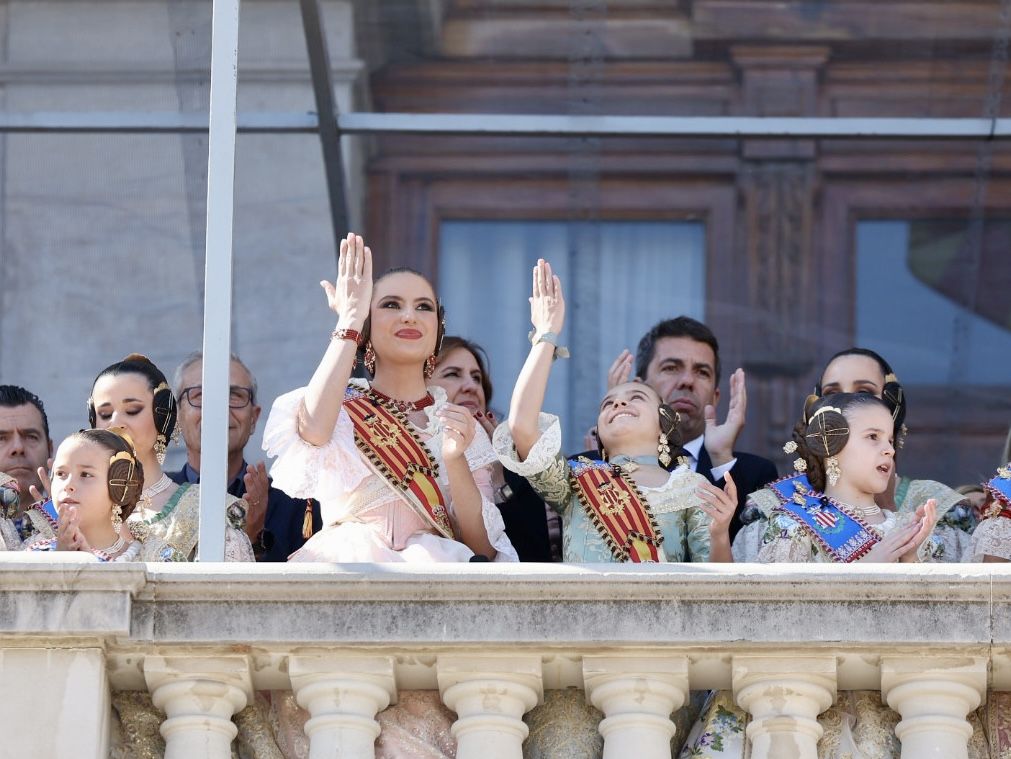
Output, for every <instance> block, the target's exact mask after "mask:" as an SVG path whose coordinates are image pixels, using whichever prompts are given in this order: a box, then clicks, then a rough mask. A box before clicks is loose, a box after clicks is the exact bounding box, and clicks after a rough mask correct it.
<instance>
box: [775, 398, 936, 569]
mask: <svg viewBox="0 0 1011 759" xmlns="http://www.w3.org/2000/svg"><path fill="white" fill-rule="evenodd" d="M893 431H894V427H893V419H892V413H891V409H889V407H888V406H887V405H886V404H885V402H884V401H882V400H880V399H879V398H877V397H875V396H873V395H870V394H867V393H839V394H836V395H829V396H826V397H824V398H818V397H817V396H810V397H809V398H808V402H807V403H806V404H805V408H804V416H803V419H802V420H801V422H800V423H799V424H798V425H797V427H796V428H795V429H794V434H793V444H792V445H789V444H788V450H789V451H796V452H797V454H798V455H799V457H800V461H801V462H802V463H801V464H799V467H800V468H801V469H803V470H804V471H806V473H807V479H808V481H809V482H810V485H811V488H810V489H807V488H805V487H803V486H800V487H795V488H794V490H795V492H794V494H793V496H792V497H791V498H790V499H788V500H785V501H784V502H783V503H781V504H780V505H779V506H778V507H776V508H775V509H774V510H773V512H772V515H771V516H770V519H769V526H768V528H767V529H766V533H765V539H764V544H763V546H762V548H761V550H760V551H759V555H758V560H759V561H763V562H784V561H785V562H796V561H827V562H839V563H850V562H853V561H860V560H863V561H879V562H892V561H906V562H908V561H929V560H931V559H932V558H933V556H934V553H935V552H937V547H936V543H934V542H932V541H931V540H930V537H931V533H932V532H933V529H934V525H935V522H936V520H937V503H936V501H934V500H933V499H928V500H927V501H926V502H925V503H924V504H923V505H921V506H920V507H918V508H917V509H916V511H915V512H914V513H912V514H910V513H909V512H900V513H896V512H894V511H886V510H883V509H882V508H881V507H880V506H879V505H878V504H877V502H876V501H875V497H876V496H877V495H878V494H880V493H882V492H884V491H885V490H886V489H887V488H888V484H889V482H890V481H891V477H892V474H893V473H894V470H895V448H894V436H893Z"/></svg>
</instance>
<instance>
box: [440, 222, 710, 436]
mask: <svg viewBox="0 0 1011 759" xmlns="http://www.w3.org/2000/svg"><path fill="white" fill-rule="evenodd" d="M538 258H544V259H546V260H548V261H549V262H550V263H551V265H552V267H553V268H554V270H555V271H556V273H557V274H558V276H559V277H560V278H561V280H562V287H563V289H564V292H565V301H566V318H565V322H566V326H565V330H564V332H563V333H562V342H563V344H565V345H567V346H568V347H569V349H570V350H571V351H572V358H571V359H570V360H568V361H559V362H558V363H557V364H556V365H555V367H554V370H553V372H552V376H551V383H550V384H549V387H548V393H547V397H546V399H545V411H549V412H551V413H553V414H557V415H559V416H560V417H561V418H562V430H563V434H564V446H565V450H566V452H570V453H572V452H576V451H580V450H584V443H583V438H584V435H585V433H586V431H587V430H588V429H589V427H590V426H591V425H592V424H594V422H595V421H596V416H597V407H598V405H599V402H600V399H601V398H602V397H603V393H604V388H605V383H606V374H607V369H608V367H610V365H611V363H612V361H614V359H615V357H617V355H618V354H619V353H620V352H621V350H622V349H623V348H628V349H629V350H632V351H633V352H634V350H635V346H636V343H637V342H638V340H639V338H640V337H641V336H642V334H643V333H644V332H645V331H646V330H647V329H649V327H650V326H652V325H653V324H654V323H655V322H657V321H659V320H661V319H664V318H667V317H671V316H676V315H678V314H686V315H688V316H692V317H695V318H697V319H703V318H704V316H705V226H704V224H702V223H701V222H676V221H634V222H629V221H616V222H564V221H447V222H444V223H443V224H442V227H441V230H440V249H439V293H440V296H441V297H442V300H443V302H444V303H445V306H446V322H447V324H446V326H447V333H448V334H458V335H461V336H463V337H467V338H469V339H471V340H474V341H476V342H477V343H479V344H480V345H481V346H482V347H483V348H484V349H485V350H486V351H487V353H488V356H489V360H490V361H491V375H492V382H493V383H494V388H495V390H494V396H493V398H492V407H493V408H494V409H495V410H496V412H497V413H500V414H504V413H506V412H507V410H508V408H509V397H510V395H511V393H512V388H513V385H514V383H515V381H516V377H517V375H518V374H519V370H520V367H521V366H522V364H523V361H524V360H525V358H526V356H527V352H528V351H529V349H530V343H529V342H528V339H527V335H528V333H529V331H530V328H531V326H530V311H529V309H528V308H526V307H525V303H526V301H527V298H528V297H529V296H530V287H531V270H532V268H533V266H534V264H535V263H536V262H537V259H538Z"/></svg>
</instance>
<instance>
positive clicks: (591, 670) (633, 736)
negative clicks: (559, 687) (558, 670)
mask: <svg viewBox="0 0 1011 759" xmlns="http://www.w3.org/2000/svg"><path fill="white" fill-rule="evenodd" d="M583 681H584V683H585V685H586V696H587V698H588V699H589V700H590V702H591V703H592V704H593V705H594V706H595V707H597V708H598V709H600V710H601V711H602V712H603V713H604V719H603V720H601V722H600V734H601V735H602V736H603V737H604V759H624V758H625V757H630V756H634V757H636V759H670V741H671V738H673V737H674V731H675V727H674V723H673V722H672V721H671V718H670V716H671V713H672V712H674V711H675V710H676V709H680V708H681V706H682V705H684V703H685V701H686V700H687V698H688V659H687V657H684V656H675V657H627V656H587V657H584V659H583Z"/></svg>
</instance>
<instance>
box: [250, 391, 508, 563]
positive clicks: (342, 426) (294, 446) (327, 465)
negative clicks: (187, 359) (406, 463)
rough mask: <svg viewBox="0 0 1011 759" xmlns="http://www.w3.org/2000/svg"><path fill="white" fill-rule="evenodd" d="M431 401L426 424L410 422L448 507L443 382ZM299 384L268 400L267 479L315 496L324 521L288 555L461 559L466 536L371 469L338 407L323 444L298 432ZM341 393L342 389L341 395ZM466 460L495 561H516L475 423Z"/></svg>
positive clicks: (486, 448) (294, 493)
mask: <svg viewBox="0 0 1011 759" xmlns="http://www.w3.org/2000/svg"><path fill="white" fill-rule="evenodd" d="M348 387H349V392H350V393H367V392H368V389H369V385H368V383H367V382H365V381H364V380H352V381H351V383H349V386H348ZM430 392H431V393H432V396H433V397H434V398H435V403H434V404H432V405H431V406H428V407H426V408H425V409H424V411H425V416H426V425H425V426H424V427H423V428H419V427H417V426H415V425H413V424H411V423H410V422H408V424H411V427H412V429H413V431H414V432H415V433H416V435H417V439H418V440H419V441H420V442H422V443H423V444H424V446H425V447H426V448H427V452H428V454H429V455H430V457H431V460H432V462H433V463H434V464H435V465H436V469H437V472H436V481H437V483H438V486H439V488H440V490H441V492H442V493H444V494H446V498H447V501H448V503H446V504H445V506H446V508H447V509H448V511H449V513H450V514H451V515H452V512H453V504H452V498H451V494H450V490H449V480H448V478H447V476H446V472H445V462H443V460H442V435H443V429H442V423H441V422H440V421H439V419H438V416H437V415H438V413H439V411H441V410H442V409H443V408H444V407H445V406H446V403H447V400H446V392H445V390H443V389H442V388H439V387H433V388H431V389H430ZM304 397H305V388H299V389H297V390H293V391H291V392H290V393H286V394H285V395H282V396H280V397H279V398H278V399H277V400H275V401H274V405H273V407H272V408H271V410H270V417H269V418H268V419H267V426H266V429H265V431H264V434H263V448H264V450H265V451H266V452H267V455H268V456H276V457H277V460H276V461H275V462H274V465H273V467H272V468H271V471H270V474H271V476H272V477H273V480H274V486H275V487H278V488H280V489H281V490H283V491H284V492H286V493H287V494H288V495H290V496H291V497H293V498H310V497H312V498H316V499H317V500H318V501H319V504H320V513H321V514H322V517H323V529H322V530H321V531H320V532H318V533H316V534H315V535H313V536H312V538H311V539H310V540H309V541H308V542H307V543H306V544H305V545H304V546H303V547H302V548H301V549H299V550H298V551H296V552H295V553H294V554H292V555H291V557H289V560H290V561H327V562H386V561H395V562H400V561H405V562H438V561H468V560H469V559H470V557H471V556H473V555H474V553H473V551H471V550H470V549H469V548H468V547H467V546H466V545H465V544H463V543H462V542H460V541H457V540H452V539H450V538H447V537H444V536H443V535H440V534H438V532H437V530H436V529H435V527H433V526H432V524H431V523H430V522H429V521H427V520H426V519H425V518H424V517H423V516H422V515H420V514H419V513H418V510H417V509H416V508H415V507H414V506H413V505H412V504H411V503H410V502H409V501H408V500H407V499H406V498H405V496H404V494H403V493H402V492H399V491H397V490H395V489H394V486H392V485H391V484H390V482H389V481H388V480H387V479H386V478H385V477H384V476H383V475H382V474H381V473H380V472H379V471H378V469H377V467H376V465H375V464H374V463H373V462H372V461H370V459H369V458H368V457H367V456H366V455H364V454H363V453H362V451H361V450H359V448H358V447H357V446H356V444H355V428H354V423H353V422H352V420H351V417H350V416H349V415H348V412H347V409H346V408H345V407H342V408H341V411H340V414H339V416H338V417H337V423H336V425H335V426H334V431H333V435H332V436H331V438H330V441H329V442H327V443H326V444H325V445H322V446H314V445H311V444H309V443H307V442H305V441H304V440H303V439H302V438H301V437H300V436H299V434H298V426H297V423H298V422H297V420H298V413H299V408H300V407H301V405H302V399H303V398H304ZM346 397H347V396H346ZM466 457H467V463H468V465H469V466H470V470H471V472H472V473H473V475H474V482H475V484H476V485H477V488H478V490H479V491H480V493H481V513H482V516H483V518H484V524H485V528H486V529H487V531H488V540H489V542H490V543H491V544H492V546H494V548H495V550H496V551H497V556H496V557H495V560H496V561H518V560H519V557H518V556H517V555H516V551H515V549H514V548H513V546H512V544H511V543H510V542H509V538H508V537H507V536H506V534H505V526H504V524H503V522H502V515H501V513H500V512H499V510H498V509H497V508H496V506H495V503H494V501H493V496H492V486H491V472H490V470H489V468H488V467H489V464H491V463H492V462H494V461H495V455H494V453H493V452H492V449H491V444H490V443H489V441H488V436H487V434H485V432H484V430H482V429H481V428H480V427H478V428H477V430H476V431H475V434H474V439H473V440H472V441H471V443H470V445H469V446H468V447H467V451H466Z"/></svg>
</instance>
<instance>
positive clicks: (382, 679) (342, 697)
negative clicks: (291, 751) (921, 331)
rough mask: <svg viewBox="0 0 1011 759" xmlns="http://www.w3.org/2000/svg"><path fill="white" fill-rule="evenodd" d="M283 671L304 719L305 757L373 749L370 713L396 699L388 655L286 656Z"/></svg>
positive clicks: (365, 755)
mask: <svg viewBox="0 0 1011 759" xmlns="http://www.w3.org/2000/svg"><path fill="white" fill-rule="evenodd" d="M288 676H289V677H290V678H291V687H292V690H293V691H294V692H295V698H296V700H297V701H298V703H299V704H300V705H301V706H302V707H303V708H305V709H308V710H309V714H310V715H311V718H310V719H309V721H308V722H306V723H305V732H306V735H308V736H309V759H324V757H326V758H327V759H329V758H332V757H337V756H340V757H349V758H350V757H354V759H371V757H374V756H375V755H376V747H375V744H376V738H378V737H379V723H378V722H377V721H376V714H378V713H379V712H380V711H382V710H383V709H385V708H386V707H387V706H389V705H390V703H392V702H394V701H396V695H397V686H396V677H395V675H394V663H393V659H392V658H390V657H387V656H336V657H323V656H292V657H291V658H290V659H289V661H288Z"/></svg>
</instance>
